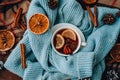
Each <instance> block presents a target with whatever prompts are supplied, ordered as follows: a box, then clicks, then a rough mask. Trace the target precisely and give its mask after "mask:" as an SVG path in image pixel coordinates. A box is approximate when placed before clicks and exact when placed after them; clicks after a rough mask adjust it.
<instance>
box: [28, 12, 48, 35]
mask: <svg viewBox="0 0 120 80" xmlns="http://www.w3.org/2000/svg"><path fill="white" fill-rule="evenodd" d="M48 28H49V20H48V18H47V16H45V15H44V14H40V13H38V14H34V15H32V16H31V17H30V19H29V29H30V31H31V32H32V33H34V34H42V33H44V32H46V31H47V30H48Z"/></svg>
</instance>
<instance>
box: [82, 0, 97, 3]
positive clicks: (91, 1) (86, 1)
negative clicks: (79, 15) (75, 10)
mask: <svg viewBox="0 0 120 80" xmlns="http://www.w3.org/2000/svg"><path fill="white" fill-rule="evenodd" d="M83 1H84V3H85V4H94V3H95V2H96V1H97V0H83Z"/></svg>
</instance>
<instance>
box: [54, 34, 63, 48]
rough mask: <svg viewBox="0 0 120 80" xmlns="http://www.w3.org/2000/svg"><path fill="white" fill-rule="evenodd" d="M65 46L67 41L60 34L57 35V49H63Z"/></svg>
mask: <svg viewBox="0 0 120 80" xmlns="http://www.w3.org/2000/svg"><path fill="white" fill-rule="evenodd" d="M64 44H65V40H64V38H63V37H62V35H60V34H57V35H56V46H55V47H56V49H61V48H62V47H63V46H64Z"/></svg>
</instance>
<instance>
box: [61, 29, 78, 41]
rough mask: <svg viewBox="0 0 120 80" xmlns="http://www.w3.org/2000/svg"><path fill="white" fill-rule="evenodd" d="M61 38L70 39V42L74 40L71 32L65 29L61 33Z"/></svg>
mask: <svg viewBox="0 0 120 80" xmlns="http://www.w3.org/2000/svg"><path fill="white" fill-rule="evenodd" d="M61 35H62V36H63V37H65V38H69V39H72V40H76V34H75V32H74V31H73V30H71V29H66V30H64V31H63V32H62V34H61Z"/></svg>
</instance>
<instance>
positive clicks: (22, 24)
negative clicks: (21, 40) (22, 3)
mask: <svg viewBox="0 0 120 80" xmlns="http://www.w3.org/2000/svg"><path fill="white" fill-rule="evenodd" d="M20 27H21V29H22V30H23V31H25V30H26V28H27V27H26V25H25V24H24V22H23V21H20Z"/></svg>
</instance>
